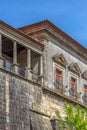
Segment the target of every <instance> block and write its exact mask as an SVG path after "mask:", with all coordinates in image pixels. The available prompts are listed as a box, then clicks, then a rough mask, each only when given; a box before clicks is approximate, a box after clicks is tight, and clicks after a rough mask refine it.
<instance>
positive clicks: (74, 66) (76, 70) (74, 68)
mask: <svg viewBox="0 0 87 130" xmlns="http://www.w3.org/2000/svg"><path fill="white" fill-rule="evenodd" d="M69 69H70V71H72V72H74V73H76V74H78V75H79V74H80V73H81V70H80V68H79V66H78V64H77V63H72V64H70V65H69Z"/></svg>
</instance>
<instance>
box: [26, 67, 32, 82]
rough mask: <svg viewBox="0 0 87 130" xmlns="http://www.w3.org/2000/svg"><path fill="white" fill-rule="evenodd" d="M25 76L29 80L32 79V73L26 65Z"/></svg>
mask: <svg viewBox="0 0 87 130" xmlns="http://www.w3.org/2000/svg"><path fill="white" fill-rule="evenodd" d="M25 77H26V78H27V79H29V80H32V74H31V72H30V68H27V67H26V72H25Z"/></svg>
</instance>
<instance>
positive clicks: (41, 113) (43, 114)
mask: <svg viewBox="0 0 87 130" xmlns="http://www.w3.org/2000/svg"><path fill="white" fill-rule="evenodd" d="M30 111H32V112H35V113H37V114H40V115H42V116H46V117H48V118H50V116H49V115H47V114H45V113H43V112H40V111H37V110H35V109H32V108H30Z"/></svg>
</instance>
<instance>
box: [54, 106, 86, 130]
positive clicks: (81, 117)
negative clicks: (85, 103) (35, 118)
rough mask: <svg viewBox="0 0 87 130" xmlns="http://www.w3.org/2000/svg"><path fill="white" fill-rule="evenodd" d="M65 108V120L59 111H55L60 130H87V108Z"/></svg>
mask: <svg viewBox="0 0 87 130" xmlns="http://www.w3.org/2000/svg"><path fill="white" fill-rule="evenodd" d="M64 108H65V113H66V114H65V117H64V119H63V118H62V117H61V115H60V112H59V111H58V110H56V111H55V113H56V117H57V119H58V121H59V123H58V128H59V130H87V107H86V108H81V107H80V106H78V105H77V106H76V107H74V106H72V105H68V104H65V105H64Z"/></svg>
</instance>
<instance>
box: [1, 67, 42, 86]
mask: <svg viewBox="0 0 87 130" xmlns="http://www.w3.org/2000/svg"><path fill="white" fill-rule="evenodd" d="M0 71H1V72H4V73H7V74H9V75H12V76H15V77H17V78H18V79H22V80H24V81H26V82H31V83H33V84H36V85H37V86H40V87H41V84H39V83H37V82H34V81H33V80H29V79H27V78H25V77H22V76H20V75H17V74H15V73H13V72H10V71H7V70H5V69H4V68H0Z"/></svg>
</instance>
